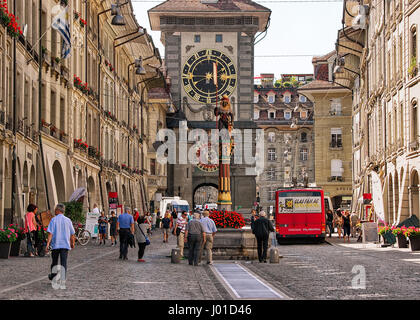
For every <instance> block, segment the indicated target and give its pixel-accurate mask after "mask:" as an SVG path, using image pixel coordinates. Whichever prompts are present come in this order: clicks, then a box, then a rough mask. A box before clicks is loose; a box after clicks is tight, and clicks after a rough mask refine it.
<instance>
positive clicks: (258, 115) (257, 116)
mask: <svg viewBox="0 0 420 320" xmlns="http://www.w3.org/2000/svg"><path fill="white" fill-rule="evenodd" d="M259 118H260V111H259V110H255V111H254V119H255V120H257V119H259Z"/></svg>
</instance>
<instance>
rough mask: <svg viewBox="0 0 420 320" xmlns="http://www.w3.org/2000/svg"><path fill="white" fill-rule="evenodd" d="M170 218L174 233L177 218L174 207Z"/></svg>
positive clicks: (173, 232)
mask: <svg viewBox="0 0 420 320" xmlns="http://www.w3.org/2000/svg"><path fill="white" fill-rule="evenodd" d="M171 218H172V226H173V229H172V234H174V235H175V233H176V223H177V220H178V212H177V211H176V208H174V209H173V210H172V212H171Z"/></svg>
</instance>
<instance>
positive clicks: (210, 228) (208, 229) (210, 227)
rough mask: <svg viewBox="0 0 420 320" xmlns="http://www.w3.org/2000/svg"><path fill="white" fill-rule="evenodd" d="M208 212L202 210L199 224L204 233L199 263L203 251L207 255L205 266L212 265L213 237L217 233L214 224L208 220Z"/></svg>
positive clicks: (211, 220)
mask: <svg viewBox="0 0 420 320" xmlns="http://www.w3.org/2000/svg"><path fill="white" fill-rule="evenodd" d="M209 215H210V212H209V211H208V210H204V212H203V218H201V220H200V222H201V224H202V225H203V228H204V232H205V238H204V239H205V240H206V241H203V243H202V245H201V248H200V249H201V250H200V255H199V259H198V261H199V263H200V262H201V258H202V254H203V249H204V250H205V252H206V253H207V264H213V254H212V251H211V250H212V249H213V240H214V236H215V234H216V232H217V228H216V224H215V223H214V221H213V219H211V218H209Z"/></svg>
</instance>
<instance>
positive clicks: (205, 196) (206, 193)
mask: <svg viewBox="0 0 420 320" xmlns="http://www.w3.org/2000/svg"><path fill="white" fill-rule="evenodd" d="M217 190H218V185H217V184H216V183H213V182H203V183H200V184H198V185H197V186H196V187H195V188H194V190H193V207H192V208H191V209H194V208H195V205H196V204H199V205H202V204H204V203H215V202H216V203H217V195H218V192H217Z"/></svg>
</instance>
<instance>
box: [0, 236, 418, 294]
mask: <svg viewBox="0 0 420 320" xmlns="http://www.w3.org/2000/svg"><path fill="white" fill-rule="evenodd" d="M161 239H162V238H161V231H160V230H158V231H157V232H155V233H154V234H153V236H152V244H151V245H150V247H148V248H147V250H146V254H145V259H146V261H147V262H146V263H138V262H137V250H136V249H130V250H129V260H128V261H122V260H119V259H118V248H114V247H110V242H109V241H108V244H107V245H106V246H105V247H104V246H98V245H97V244H96V243H95V242H92V243H89V245H88V246H86V247H80V246H77V247H76V249H75V250H73V251H71V253H70V254H69V273H68V278H67V289H66V290H54V289H53V288H52V286H51V283H50V281H49V280H48V279H47V273H48V271H49V265H50V261H51V260H50V258H49V257H45V258H24V257H22V256H20V257H15V258H12V257H11V258H9V259H8V260H0V269H1V271H2V272H1V273H0V299H24V300H31V299H41V300H42V299H60V300H62V299H63V300H66V299H101V300H132V299H134V300H229V299H232V297H231V296H230V295H229V294H228V292H227V291H226V290H225V289H224V287H223V285H222V284H221V283H220V281H218V280H217V278H216V276H215V275H214V274H213V272H212V271H211V269H210V268H209V267H208V266H207V265H202V266H199V267H191V266H189V265H188V263H187V260H184V261H181V263H180V264H171V262H170V258H169V257H168V256H169V255H170V252H171V249H172V248H174V247H175V237H173V236H171V237H170V243H168V244H166V243H162V240H161ZM353 241H354V240H353ZM329 242H330V243H331V244H327V243H326V244H321V245H320V244H313V245H312V244H306V245H283V246H278V249H279V251H280V254H281V255H282V256H283V258H281V259H280V263H279V264H269V263H267V264H260V263H258V262H255V261H252V262H249V261H241V262H240V264H241V265H242V266H245V267H246V268H248V269H249V270H250V271H252V272H254V273H255V274H256V275H258V276H260V277H261V278H262V279H264V280H266V281H267V282H268V283H269V284H271V285H273V286H274V287H275V288H277V289H278V290H280V291H282V292H284V293H285V294H286V295H287V296H289V297H290V298H292V299H344V300H347V299H350V300H351V299H418V297H419V296H420V270H419V264H420V253H418V252H411V251H409V249H397V248H380V247H379V246H378V245H375V244H369V245H364V244H358V243H354V242H353V243H350V244H347V243H346V244H344V243H343V242H342V239H337V238H332V240H331V239H329ZM228 263H229V262H228ZM354 266H362V267H363V268H364V269H365V271H366V289H354V288H352V279H353V278H354V277H355V276H356V272H355V273H352V269H353V267H354ZM359 268H360V267H359Z"/></svg>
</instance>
